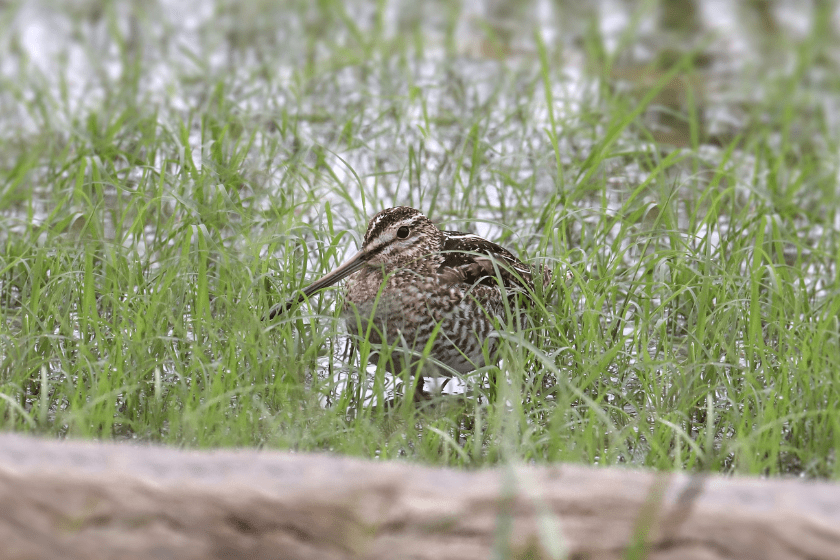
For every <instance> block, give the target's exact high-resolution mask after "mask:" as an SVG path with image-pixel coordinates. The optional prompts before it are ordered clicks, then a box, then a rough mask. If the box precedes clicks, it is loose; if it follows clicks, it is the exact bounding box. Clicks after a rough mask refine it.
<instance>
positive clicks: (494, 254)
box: [437, 231, 533, 288]
mask: <svg viewBox="0 0 840 560" xmlns="http://www.w3.org/2000/svg"><path fill="white" fill-rule="evenodd" d="M444 233H445V234H446V238H445V240H444V243H443V248H442V249H441V253H442V254H443V263H441V265H440V266H439V267H438V270H437V272H438V274H440V275H442V276H444V277H445V279H446V280H449V281H459V282H464V283H467V284H484V285H488V286H493V287H495V286H498V280H496V278H501V280H502V282H503V283H504V285H505V286H506V287H509V288H516V287H519V288H532V287H533V286H532V285H531V267H529V266H528V265H526V264H524V263H522V262H521V261H520V260H519V259H517V258H516V256H515V255H514V254H513V253H511V252H510V251H508V250H507V249H505V248H504V247H502V246H501V245H497V244H495V243H493V242H491V241H487V240H486V239H484V238H483V237H479V236H477V235H473V234H472V233H464V232H461V231H446V232H444Z"/></svg>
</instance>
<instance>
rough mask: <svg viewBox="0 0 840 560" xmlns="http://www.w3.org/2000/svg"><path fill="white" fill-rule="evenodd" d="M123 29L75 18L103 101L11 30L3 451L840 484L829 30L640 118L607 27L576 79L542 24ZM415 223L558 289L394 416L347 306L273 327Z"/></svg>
mask: <svg viewBox="0 0 840 560" xmlns="http://www.w3.org/2000/svg"><path fill="white" fill-rule="evenodd" d="M91 6H92V7H91V8H90V10H86V9H85V8H84V7H83V5H79V6H77V7H76V8H75V9H76V10H77V11H75V12H72V13H70V12H68V11H65V12H61V15H60V16H55V17H57V18H59V20H60V21H62V22H65V24H66V28H65V32H64V34H65V37H64V39H65V40H66V45H67V46H66V52H68V53H71V54H72V56H69V55H68V58H70V59H73V57H77V56H78V57H81V59H82V60H83V63H82V68H83V69H85V70H88V71H89V72H90V74H89V75H88V74H84V73H82V74H81V77H80V75H79V74H78V73H76V71H75V69H73V68H71V69H69V70H62V67H61V66H60V65H56V66H52V67H50V66H48V67H46V68H45V67H43V66H40V65H39V62H38V60H35V59H32V58H31V57H30V56H29V55H28V54H27V53H28V51H27V50H26V45H25V40H24V39H25V37H24V36H23V35H22V34H21V33H20V31H18V30H19V29H20V26H18V25H16V20H15V19H14V18H16V17H21V18H26V17H30V18H31V17H33V16H32V15H31V14H29V15H27V13H26V9H25V7H24V5H23V4H20V5H18V6H15V9H14V10H12V12H11V13H12V14H13V15H12V16H10V17H9V18H7V19H4V20H2V22H0V24H2V25H3V26H4V27H3V28H2V36H3V44H2V48H3V49H5V55H4V56H3V58H4V60H6V61H13V62H6V64H7V65H11V66H9V67H10V68H12V70H13V72H12V71H7V72H5V73H4V74H3V77H2V81H3V83H2V84H0V91H2V92H3V93H2V94H0V95H2V96H3V99H2V100H3V101H4V102H5V103H3V104H1V105H2V107H5V108H4V109H0V119H2V122H3V123H4V124H3V127H2V128H3V132H2V134H0V154H2V156H0V158H2V169H0V208H2V216H3V218H2V220H0V239H2V244H3V247H2V254H0V312H2V317H3V321H2V322H0V360H2V361H0V427H2V428H3V429H6V430H17V431H25V432H34V433H42V434H50V435H58V436H65V435H66V436H75V437H91V438H136V439H141V440H152V441H160V442H165V443H171V444H175V445H183V446H190V447H215V446H265V447H269V448H278V449H297V450H329V451H333V452H337V453H345V454H351V455H358V456H363V457H379V458H405V459H409V460H412V461H418V462H423V463H429V464H445V465H453V466H469V467H473V466H480V465H485V464H493V463H496V462H499V461H508V460H522V461H534V462H547V461H575V462H584V463H597V464H602V465H612V464H631V465H635V466H650V467H655V468H658V469H688V470H693V471H712V472H742V473H762V474H804V475H807V476H818V477H828V478H838V477H840V465H838V460H837V451H836V450H837V447H838V444H840V406H838V405H840V324H838V322H839V321H838V317H840V297H838V295H840V284H838V277H837V269H836V262H837V258H838V255H840V245H838V234H837V223H838V222H837V220H838V207H840V206H839V205H838V197H840V189H838V187H837V164H838V160H837V154H838V153H840V150H838V147H839V146H838V134H837V133H838V130H837V123H836V122H834V121H833V120H832V118H833V114H834V113H833V112H832V111H833V108H834V107H837V106H838V105H837V102H838V99H840V96H838V94H839V93H840V83H837V81H836V78H831V76H832V75H837V74H831V73H830V72H828V73H827V72H826V70H827V69H829V70H836V69H834V65H835V63H834V62H832V61H833V60H836V59H833V58H831V55H832V52H831V51H830V48H829V46H830V44H831V41H830V38H831V33H832V31H831V30H830V29H823V28H815V29H814V30H813V32H812V33H809V34H808V36H807V38H804V39H801V40H794V39H788V40H787V42H784V41H781V40H780V42H781V43H782V46H779V45H776V47H775V48H776V49H777V50H776V51H774V52H772V53H770V54H767V55H766V56H767V57H768V58H770V57H783V58H784V60H788V61H791V62H792V64H790V65H787V66H783V67H784V69H783V70H775V71H773V72H768V71H766V69H767V68H768V66H771V65H770V64H769V63H768V62H766V61H764V60H762V59H761V58H759V60H757V61H755V62H753V63H752V64H751V65H746V66H743V67H739V69H738V70H739V72H740V74H739V78H738V79H734V80H728V81H726V80H724V86H722V87H720V88H719V89H718V90H717V91H716V92H713V93H705V92H704V91H702V89H703V88H702V86H691V87H687V89H685V90H680V91H678V92H677V93H675V94H673V95H671V97H674V96H676V97H677V98H679V99H681V101H680V102H678V103H676V104H674V105H668V104H667V103H666V102H665V101H663V99H667V98H668V97H669V94H670V93H673V92H670V88H674V87H677V89H679V87H678V86H674V84H686V83H687V84H697V83H700V82H703V81H704V80H709V81H711V80H712V79H719V78H720V75H719V74H715V73H713V72H712V71H710V70H709V69H708V68H707V67H704V66H703V65H702V64H701V62H699V60H700V58H701V57H699V56H698V54H697V53H698V52H705V51H703V50H702V49H705V48H706V47H705V46H704V45H705V44H708V41H706V43H704V45H700V46H698V47H697V50H686V51H685V52H683V53H680V54H678V55H677V56H673V55H669V56H665V57H663V60H665V62H663V63H662V65H661V67H660V68H658V67H656V66H655V65H652V66H649V67H646V68H645V71H644V72H645V73H646V74H645V76H648V77H649V78H650V79H649V80H647V81H643V83H644V87H642V88H640V89H636V88H633V87H621V82H622V80H620V79H619V78H617V77H616V76H617V72H616V68H621V67H627V66H626V64H625V62H624V61H623V60H622V58H621V56H619V55H609V54H606V53H608V52H610V48H608V46H607V38H605V37H603V36H602V34H601V33H600V32H598V31H597V30H598V26H597V25H595V24H591V25H581V26H580V28H581V29H583V30H584V31H581V32H580V36H579V37H577V40H578V41H577V43H576V45H577V47H576V48H578V49H579V51H578V54H579V55H580V56H581V57H582V60H586V61H587V62H586V63H585V64H583V65H582V66H581V67H580V68H582V69H583V72H581V73H576V72H575V71H574V70H575V67H574V66H572V65H570V64H567V65H564V61H565V60H566V58H564V57H565V56H566V53H567V52H568V50H569V49H571V48H572V46H574V45H572V46H570V44H569V43H548V42H543V40H542V39H541V37H542V36H544V35H540V34H537V35H534V33H533V29H534V28H537V24H536V22H533V21H532V22H530V23H529V22H528V21H525V22H524V23H522V25H523V26H524V27H526V28H527V29H528V31H526V32H523V33H521V37H519V39H518V40H519V41H520V42H522V41H524V42H525V44H526V45H527V46H526V47H521V48H520V47H518V46H517V45H519V44H520V43H517V39H516V37H514V38H511V37H509V36H508V35H507V34H506V32H505V29H506V28H504V27H501V28H499V29H495V28H494V27H493V26H492V25H491V24H490V23H488V24H486V25H479V26H476V28H475V29H472V31H470V32H469V33H467V32H465V31H464V25H466V23H465V22H469V21H471V20H470V19H469V17H468V16H467V15H465V14H464V13H462V11H461V10H459V9H456V8H453V7H449V8H446V9H442V10H440V11H439V13H434V14H429V13H423V12H422V10H420V11H419V12H417V13H414V12H412V11H411V10H406V12H405V13H404V14H403V16H401V18H397V21H396V23H394V22H391V21H390V20H389V17H391V16H389V15H388V12H387V10H386V9H385V7H387V6H385V7H383V9H381V10H379V9H377V8H376V6H374V5H371V6H369V7H365V9H364V10H361V12H360V13H356V12H355V11H353V10H351V9H350V8H348V7H346V6H344V4H343V3H340V2H322V3H319V4H318V7H317V8H312V9H309V8H308V4H306V3H301V4H300V5H296V4H290V5H287V6H285V7H284V8H282V9H280V8H269V7H266V11H265V12H255V13H242V11H241V10H242V9H241V8H237V7H236V5H233V4H231V5H228V4H225V3H218V4H209V6H210V8H209V9H210V10H211V12H212V15H211V16H210V17H208V18H206V19H201V18H200V17H199V18H198V24H197V29H198V31H195V28H193V27H191V25H192V24H184V26H183V27H184V29H186V31H185V30H184V29H182V28H181V27H179V25H178V22H177V18H175V17H174V16H173V15H172V14H169V13H168V12H166V10H165V9H164V8H162V7H160V6H157V7H153V8H139V7H135V8H125V9H124V10H125V11H121V10H123V8H120V9H118V8H117V7H107V8H103V9H100V10H97V9H94V8H93V6H94V5H91ZM352 6H354V10H355V9H356V8H360V7H364V6H361V5H355V4H354V5H352ZM365 6H366V5H365ZM525 6H526V8H523V10H524V11H526V12H527V5H525ZM272 10H274V11H272ZM360 14H361V15H360ZM643 15H644V14H642V15H640V16H639V17H642V16H643ZM581 17H584V16H581ZM36 19H37V18H36ZM187 21H189V18H187ZM488 21H490V20H488ZM633 21H635V20H633V19H632V18H631V20H630V23H631V24H632V23H633ZM161 22H163V23H161ZM590 23H592V22H590ZM529 25H530V27H528V26H529ZM542 25H543V26H550V25H552V24H551V22H548V23H546V22H542ZM817 27H819V25H817ZM59 29H62V28H61V27H59ZM543 31H544V30H543ZM182 33H183V34H192V35H189V36H190V37H191V40H190V41H187V40H181V35H180V34H182ZM465 33H466V36H465V35H464V34H465ZM22 37H23V38H22ZM523 37H524V38H523ZM781 37H782V38H784V37H785V36H784V35H782V36H781ZM642 40H643V37H640V36H639V35H638V33H636V32H635V31H634V27H633V26H632V25H629V26H628V27H627V30H626V31H625V32H623V33H622V34H621V36H620V37H619V44H620V45H621V46H622V49H624V50H626V48H627V47H629V46H632V45H634V44H636V43H637V42H639V41H642ZM622 49H619V50H616V51H615V52H623V51H622ZM62 52H64V49H61V50H60V51H59V52H58V54H56V55H55V57H54V58H55V59H59V60H60V59H61V58H62V56H63V55H62ZM465 53H467V54H465ZM834 54H836V53H834ZM50 60H52V59H50ZM623 64H625V66H622V65H623ZM570 67H571V68H572V70H570V69H569V68H570ZM773 67H774V68H775V67H776V66H773ZM113 68H118V69H119V70H118V71H117V72H116V73H114V72H113V71H112V69H113ZM634 72H636V73H638V71H636V70H634ZM723 73H724V74H725V72H723ZM698 76H699V77H700V78H699V79H697V77H698ZM709 76H711V77H709ZM625 85H626V84H625ZM694 87H696V88H697V90H696V91H695V90H694V89H693V88H694ZM716 111H717V112H718V113H719V112H721V111H722V112H724V113H725V114H726V118H723V119H718V121H715V117H714V115H715V114H716ZM662 115H666V116H667V117H668V120H667V121H666V120H662ZM710 115H711V116H710ZM732 121H736V122H737V126H734V125H732V126H728V124H731V122H732ZM663 122H667V124H668V126H670V127H671V129H672V130H676V131H677V133H678V136H679V135H681V137H682V138H683V139H684V140H685V142H683V143H680V142H671V143H668V142H663V141H661V140H659V139H658V138H659V134H660V132H661V129H662V128H663V124H662V123H663ZM715 122H718V125H717V126H716V124H715ZM719 122H723V123H724V125H719ZM669 138H671V140H672V141H673V139H674V138H675V137H674V136H673V135H672V136H670V137H669ZM675 144H676V145H675ZM395 204H406V205H412V206H415V207H417V208H420V209H422V210H423V211H424V212H425V213H426V214H427V215H429V216H430V217H432V218H433V219H435V220H436V221H438V222H439V223H440V224H441V226H443V227H447V228H449V229H461V230H472V231H475V232H478V233H480V234H482V235H485V236H487V237H489V238H492V239H493V240H495V241H498V242H500V243H502V244H504V245H505V246H507V247H509V248H510V249H511V250H513V251H514V252H516V253H517V254H518V255H520V256H521V257H523V259H525V260H529V261H531V262H541V263H544V264H545V265H547V266H549V267H550V268H551V269H552V270H553V273H554V282H552V283H551V284H550V285H548V286H544V287H540V293H541V296H540V298H538V304H537V305H536V306H535V307H534V309H532V310H531V319H532V323H533V325H534V326H533V327H532V328H529V329H525V330H524V331H523V330H521V329H517V328H510V329H506V330H504V331H503V333H502V337H503V338H504V339H505V341H506V343H505V344H503V346H502V361H501V370H498V369H496V368H487V369H486V370H484V371H479V372H476V373H475V374H473V375H471V376H467V378H466V379H465V380H464V382H465V386H466V393H465V395H463V396H452V395H445V396H442V397H440V398H438V399H436V400H434V401H433V402H432V403H425V404H424V405H422V406H415V405H413V404H411V403H408V402H406V401H403V402H402V403H400V404H399V406H397V407H396V408H394V409H392V410H384V409H383V408H381V407H377V406H373V405H372V404H371V401H370V400H365V399H364V398H363V396H364V395H365V394H366V392H367V391H370V392H371V393H372V394H374V395H376V396H378V397H379V400H380V402H381V401H382V400H383V399H386V398H389V397H390V396H391V394H392V390H393V383H394V381H395V380H394V379H392V378H391V377H390V376H386V375H385V374H384V373H383V372H382V371H377V372H374V371H373V370H372V369H365V368H359V367H358V364H357V363H356V362H348V361H347V360H346V359H344V358H342V357H341V355H340V354H341V349H342V348H343V345H344V343H345V340H344V337H343V327H342V325H341V323H340V322H339V321H338V319H337V311H336V306H335V303H336V302H337V301H340V298H341V294H340V291H335V290H333V291H328V292H325V293H324V294H322V295H321V296H317V297H315V298H313V299H312V300H311V302H310V305H305V306H301V307H299V308H298V309H297V310H295V312H294V313H292V314H289V315H287V316H284V317H283V318H281V319H279V320H277V321H273V322H266V321H264V320H263V316H264V314H265V313H266V311H267V310H268V309H269V308H270V307H271V306H272V305H273V304H276V303H278V302H281V301H284V300H285V299H286V298H287V297H289V296H290V295H292V294H293V293H294V290H295V289H297V288H299V287H301V286H302V284H303V283H304V279H306V280H307V281H308V280H311V279H313V278H315V277H316V276H318V275H320V274H322V273H324V272H326V271H327V270H330V269H331V268H333V267H334V266H335V265H337V264H338V263H339V262H340V261H341V260H342V258H343V256H344V255H345V254H346V253H347V252H348V251H352V250H354V249H355V248H356V246H357V245H358V242H359V238H360V236H361V234H362V233H363V231H364V227H365V225H366V223H367V220H368V219H369V217H370V216H372V215H373V214H374V213H375V212H377V211H378V210H379V209H381V208H384V207H388V206H392V205H395ZM362 351H363V352H364V351H365V347H364V345H363V348H362ZM491 375H494V376H496V377H497V378H499V379H503V380H504V381H503V382H501V383H499V384H498V387H497V393H496V394H495V395H494V396H493V395H491V394H490V391H489V390H488V387H487V384H486V383H485V380H486V379H488V378H489V377H490V376H491ZM396 382H397V383H398V384H403V385H407V384H410V383H411V378H410V376H408V375H403V376H401V377H399V379H397V380H396ZM389 383H390V384H391V385H390V386H389V385H388V384H389Z"/></svg>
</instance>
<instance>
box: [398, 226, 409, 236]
mask: <svg viewBox="0 0 840 560" xmlns="http://www.w3.org/2000/svg"><path fill="white" fill-rule="evenodd" d="M410 231H411V230H409V229H408V226H402V227H401V228H400V229H398V230H397V237H399V238H400V239H405V238H406V237H408V234H409V232H410Z"/></svg>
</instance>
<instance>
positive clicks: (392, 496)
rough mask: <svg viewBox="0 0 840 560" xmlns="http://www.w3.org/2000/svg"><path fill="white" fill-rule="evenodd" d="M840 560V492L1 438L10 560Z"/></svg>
mask: <svg viewBox="0 0 840 560" xmlns="http://www.w3.org/2000/svg"><path fill="white" fill-rule="evenodd" d="M636 553H638V554H637V555H636V556H634V557H636V558H643V557H647V558H656V559H660V558H674V559H677V558H680V559H686V558H689V559H690V558H697V559H710V558H756V559H759V558H760V559H773V558H811V559H815V558H840V485H836V484H830V483H824V482H816V483H814V482H802V481H798V480H760V479H755V478H726V477H722V476H708V477H701V476H688V475H685V474H663V473H654V472H641V471H632V470H625V469H618V468H609V469H607V468H592V467H583V466H577V465H557V466H552V467H530V466H515V467H499V468H496V469H487V470H480V471H473V472H467V471H457V470H451V469H436V468H427V467H420V466H415V465H409V464H405V463H399V462H375V461H364V460H359V459H351V458H344V457H333V456H329V455H317V454H294V453H285V452H268V451H257V450H239V451H227V450H225V451H181V450H176V449H171V448H166V447H155V446H141V445H132V444H128V443H94V442H78V441H63V442H59V441H54V440H44V439H37V438H30V437H23V436H19V435H12V434H0V558H3V559H5V558H121V559H122V558H179V559H180V558H249V559H259V558H286V559H292V560H293V559H310V558H311V559H344V558H371V559H379V558H381V559H389V560H391V559H401V558H412V559H426V558H428V559H435V560H440V559H447V558H452V559H456V558H457V559H459V560H463V559H472V558H476V559H478V558H481V559H486V558H491V557H496V558H523V559H524V558H534V559H536V558H565V557H569V558H580V559H583V558H591V559H596V558H597V559H607V558H625V557H629V555H633V554H636Z"/></svg>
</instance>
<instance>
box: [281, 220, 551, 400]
mask: <svg viewBox="0 0 840 560" xmlns="http://www.w3.org/2000/svg"><path fill="white" fill-rule="evenodd" d="M538 273H542V274H541V276H542V278H543V282H544V283H545V284H546V285H547V283H548V282H549V281H550V280H551V272H550V270H549V269H548V268H547V267H545V266H542V265H541V266H531V265H528V264H525V263H523V262H522V261H520V260H519V259H518V258H517V257H516V256H515V255H514V254H513V253H511V252H510V251H508V250H507V249H505V248H504V247H502V246H500V245H498V244H496V243H493V242H491V241H488V240H487V239H484V238H482V237H480V236H478V235H474V234H472V233H466V232H462V231H444V230H441V229H439V228H438V227H437V226H436V225H435V224H434V223H433V222H432V221H431V220H430V219H429V218H427V217H426V216H425V215H423V213H421V212H420V211H419V210H417V209H415V208H411V207H408V206H397V207H394V208H387V209H385V210H382V211H381V212H379V213H378V214H376V215H375V216H374V217H373V218H372V219H371V220H370V222H369V224H368V227H367V231H366V233H365V236H364V239H363V242H362V247H361V249H360V250H359V251H358V252H357V253H356V254H354V255H353V256H351V257H350V258H349V259H347V260H346V261H345V262H344V263H343V264H341V265H340V266H339V267H338V268H336V269H334V270H332V271H331V272H329V273H328V274H326V275H324V276H323V277H321V278H319V279H317V280H315V281H314V282H312V283H311V284H309V285H308V286H306V287H305V288H303V289H301V290H300V291H299V292H298V293H297V295H296V296H294V297H292V298H291V299H290V300H288V301H287V302H286V303H285V304H278V305H276V306H275V307H273V308H272V309H271V310H270V311H269V319H274V318H275V317H277V316H279V315H281V314H284V313H288V312H289V311H290V310H291V309H292V308H293V307H294V306H295V305H297V304H299V303H301V302H303V301H304V300H305V299H307V298H309V297H310V296H312V295H313V294H315V293H316V292H318V291H319V290H323V289H325V288H327V287H329V286H332V285H334V284H336V283H337V282H339V281H341V280H343V279H345V278H347V283H346V293H345V298H344V304H343V308H342V312H341V316H342V318H343V319H344V321H345V324H346V327H347V331H348V332H349V334H350V335H352V336H353V337H365V336H367V339H368V340H369V341H370V342H371V343H372V344H378V345H382V344H387V345H390V346H392V347H393V348H394V350H396V349H399V350H400V352H396V351H392V352H391V355H390V358H389V360H388V362H387V363H386V364H385V369H386V370H387V371H389V372H391V373H399V372H400V371H402V370H403V369H404V368H406V367H413V366H414V365H415V364H417V363H418V359H419V356H421V355H422V354H423V352H424V350H426V347H427V345H428V343H429V341H430V340H431V341H432V344H431V349H430V351H428V356H430V357H431V358H434V359H433V360H428V359H426V360H424V361H423V365H422V368H420V370H419V372H417V373H418V376H419V379H418V382H417V385H416V386H415V387H416V389H415V391H416V394H417V395H419V396H427V393H425V391H424V382H423V378H424V377H429V376H443V377H451V376H452V375H453V374H454V373H458V374H464V373H468V372H471V371H473V370H475V369H479V368H481V367H483V366H485V365H488V364H492V363H496V362H497V359H496V354H497V350H498V336H496V335H495V329H496V324H501V323H504V324H507V325H511V324H515V323H512V322H510V321H507V322H505V314H506V309H507V310H510V312H511V313H514V314H516V315H517V316H516V317H514V321H519V324H520V325H522V326H523V327H524V325H525V323H524V313H523V306H521V305H517V304H516V303H517V302H516V297H517V294H520V293H521V294H524V295H525V301H528V300H533V298H534V297H535V292H534V282H533V278H534V276H535V275H536V274H538ZM505 299H507V305H506V302H505ZM494 319H499V320H500V322H499V323H497V322H495V321H494ZM380 354H381V352H380ZM395 355H401V356H403V359H402V361H401V363H398V361H400V360H395V359H394V357H395ZM378 360H379V356H378V355H377V354H376V353H372V355H371V361H372V362H374V363H377V362H378ZM411 371H414V370H411Z"/></svg>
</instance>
